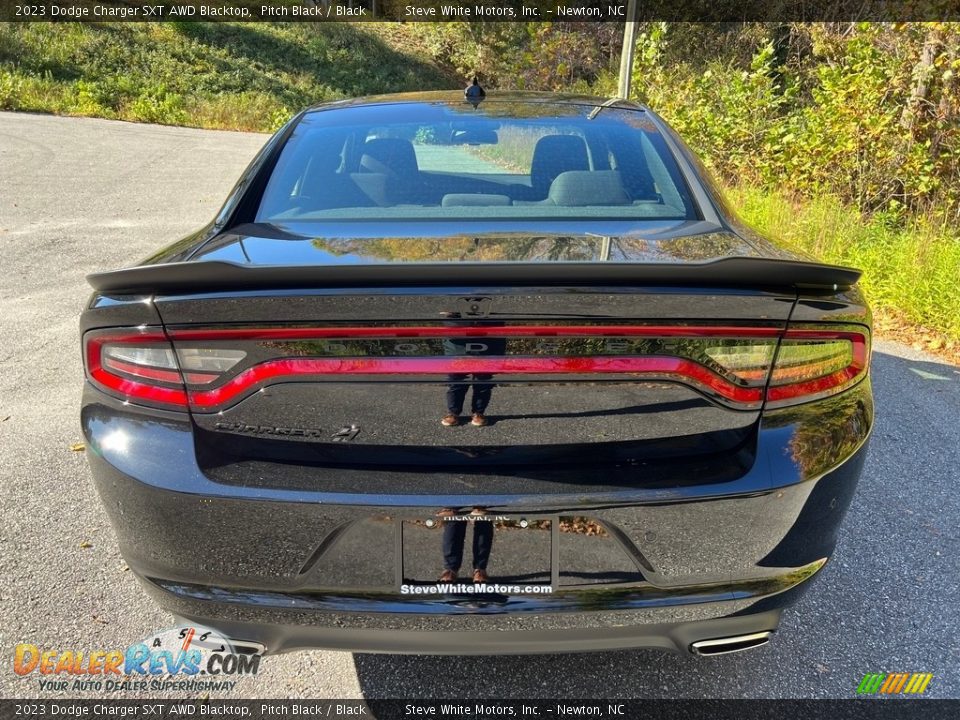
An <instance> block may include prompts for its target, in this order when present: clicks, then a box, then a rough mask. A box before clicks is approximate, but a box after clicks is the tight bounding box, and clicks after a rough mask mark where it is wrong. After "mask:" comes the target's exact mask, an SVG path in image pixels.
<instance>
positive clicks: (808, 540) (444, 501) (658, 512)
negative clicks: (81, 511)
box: [82, 379, 873, 654]
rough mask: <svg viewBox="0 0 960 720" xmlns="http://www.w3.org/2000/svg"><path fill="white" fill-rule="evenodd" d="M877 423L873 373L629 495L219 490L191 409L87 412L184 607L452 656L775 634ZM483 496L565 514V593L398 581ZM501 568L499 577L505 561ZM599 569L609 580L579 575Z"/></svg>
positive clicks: (138, 534) (369, 645)
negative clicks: (431, 530) (689, 475)
mask: <svg viewBox="0 0 960 720" xmlns="http://www.w3.org/2000/svg"><path fill="white" fill-rule="evenodd" d="M872 418H873V408H872V400H871V395H870V384H869V379H867V380H865V381H864V382H861V383H860V384H859V385H858V386H857V387H855V388H853V389H852V390H850V391H848V392H846V393H844V394H843V395H841V396H837V397H835V398H832V399H830V400H829V401H827V402H820V403H810V404H808V405H804V406H798V407H793V408H789V409H784V410H779V411H773V412H768V413H765V414H764V416H763V418H762V420H761V424H760V427H759V429H758V432H757V439H756V447H755V448H754V453H755V460H754V462H753V464H752V467H751V468H750V469H749V471H748V472H746V473H744V474H743V475H742V476H740V477H739V478H737V479H736V480H733V481H728V482H722V483H709V484H702V485H698V484H687V485H684V486H682V487H677V488H663V487H660V488H656V489H652V488H651V489H645V488H644V483H643V480H642V478H640V479H639V480H638V482H637V486H636V487H635V488H631V489H625V490H623V491H622V492H618V493H609V492H604V493H598V494H595V495H589V494H584V493H578V494H576V495H573V494H564V493H563V492H562V485H560V486H558V492H557V493H556V494H540V495H536V496H532V495H526V496H503V495H496V496H493V495H484V494H480V493H477V494H470V495H465V494H458V495H448V496H443V495H411V494H403V493H400V492H398V493H396V494H391V495H385V494H382V493H378V494H368V495H361V494H356V493H353V494H349V495H347V494H344V493H336V492H334V491H333V489H332V488H330V487H325V488H316V489H314V490H310V489H305V488H303V487H302V486H297V487H296V488H295V489H284V488H281V487H277V488H270V487H269V485H268V484H261V485H257V486H250V485H229V484H224V483H219V482H215V481H214V480H212V479H211V477H210V476H209V475H208V474H207V473H205V472H204V470H203V469H202V468H201V467H200V466H199V465H198V462H197V454H196V452H195V447H194V434H193V429H192V425H191V423H190V420H189V418H187V417H186V416H182V415H177V414H170V415H169V416H168V417H167V418H166V419H163V418H161V417H159V416H158V415H157V413H156V412H153V411H151V413H150V414H149V415H147V414H140V413H139V412H138V411H137V410H135V409H132V408H124V407H123V406H122V405H119V404H117V403H115V402H113V401H111V400H109V399H108V398H105V397H104V396H102V395H101V394H100V393H98V392H97V391H95V390H93V389H92V388H90V387H88V388H87V389H86V391H85V398H84V407H83V412H82V423H83V429H84V433H85V436H86V439H87V448H88V457H89V460H90V465H91V468H92V471H93V478H94V481H95V484H96V486H97V489H98V492H99V493H100V495H101V498H102V500H103V502H104V504H105V507H106V509H107V511H108V514H109V515H110V518H111V521H112V523H113V526H114V529H115V531H116V534H117V538H118V541H119V544H120V549H121V552H122V553H123V555H124V557H125V559H126V560H127V562H128V564H129V565H130V567H131V568H132V569H133V570H134V571H135V572H136V574H137V575H138V576H139V577H140V578H141V580H142V581H143V583H144V585H145V587H146V589H147V591H148V592H149V593H150V595H151V596H153V597H154V598H155V599H156V601H157V602H158V603H159V604H160V605H161V606H162V607H163V608H165V609H166V610H168V611H169V612H171V613H173V614H174V615H175V616H177V617H179V618H183V619H186V620H190V621H193V622H198V623H201V624H205V625H208V626H211V627H214V628H216V629H218V630H220V631H221V632H224V633H227V634H228V635H229V636H231V637H233V638H235V639H238V640H241V641H248V642H256V643H259V644H262V645H265V646H266V647H267V649H268V651H270V652H282V651H285V650H292V649H297V648H305V647H325V648H332V649H340V650H356V651H369V652H429V653H448V654H477V653H501V652H523V653H526V652H558V651H579V650H599V649H620V648H632V647H656V648H662V649H668V650H676V651H687V650H689V649H690V647H691V645H692V644H693V643H695V642H698V641H701V640H709V639H714V638H722V637H729V636H735V635H745V634H753V633H758V632H764V631H773V630H776V627H777V624H778V621H779V617H780V611H781V610H782V608H784V607H786V606H787V605H789V604H791V603H792V602H793V601H795V599H796V598H797V597H798V595H799V594H800V593H802V592H803V591H804V590H805V589H806V588H807V587H808V586H809V585H810V581H811V580H812V578H813V577H815V576H816V574H817V572H818V571H819V570H820V569H821V568H822V567H823V565H824V564H825V562H826V561H827V559H828V558H829V556H830V555H831V553H832V551H833V548H834V545H835V543H836V536H837V531H838V528H839V524H840V521H841V519H842V517H843V514H844V512H845V510H846V508H847V506H848V504H849V502H850V499H851V497H852V494H853V492H854V490H855V487H856V481H857V478H858V477H859V474H860V471H861V468H862V464H863V460H864V456H865V452H866V441H867V438H868V435H869V431H870V427H871V425H872ZM401 482H402V481H401ZM398 487H402V485H401V484H399V483H398ZM474 505H478V506H482V507H486V508H488V510H489V512H490V513H496V514H502V515H504V516H508V517H512V518H518V517H521V516H523V517H524V518H529V519H530V520H537V519H543V520H551V521H552V523H551V528H553V529H552V530H551V531H550V532H551V533H552V536H551V538H552V539H551V543H552V544H551V548H557V547H558V544H559V549H551V550H550V553H551V560H550V562H551V564H552V569H550V570H548V572H550V573H551V574H550V576H549V581H550V583H549V584H550V585H551V587H552V589H553V592H551V593H549V594H532V595H528V594H491V595H483V596H479V597H469V598H466V597H464V596H462V595H451V594H438V595H431V596H428V597H424V596H410V595H405V594H403V593H402V592H401V586H402V585H404V584H405V581H406V580H408V578H407V577H406V575H407V574H408V573H407V572H405V570H404V565H405V563H407V559H406V558H405V556H404V552H403V550H402V549H401V548H400V547H399V544H400V543H399V541H398V539H397V538H398V532H402V531H401V530H398V528H399V527H405V526H404V525H403V524H404V523H418V522H420V521H422V520H423V519H424V518H428V517H433V516H434V513H435V511H436V509H437V508H438V507H445V506H454V507H471V506H474ZM574 516H575V517H586V518H589V519H591V520H593V521H596V523H598V524H599V525H600V526H602V527H604V528H605V530H606V532H605V533H604V538H606V539H607V540H608V541H609V542H608V543H607V544H606V545H604V544H602V543H601V544H599V545H595V544H591V543H592V542H593V541H590V542H587V541H586V539H585V538H582V537H578V536H573V535H571V536H570V537H571V538H573V539H576V540H577V541H578V543H579V546H578V547H573V546H572V545H569V544H568V542H569V539H568V538H567V536H566V535H565V534H564V533H561V532H560V530H559V527H560V526H561V524H562V523H561V522H559V520H560V519H561V518H569V517H574ZM422 527H423V526H422V523H420V524H418V525H417V528H418V531H419V530H421V529H422ZM557 538H559V543H558V541H557ZM438 539H439V537H438ZM598 542H599V541H598ZM507 544H508V543H507ZM502 547H504V548H505V547H506V544H504V545H502ZM564 548H566V549H564ZM610 548H613V550H611V549H610ZM605 553H606V554H605ZM610 553H612V554H610ZM437 555H438V556H439V553H437ZM614 556H615V558H614ZM597 558H600V560H598V559H597ZM604 558H611V559H610V560H609V563H610V564H609V567H606V566H603V563H605V562H607V560H605V559H604ZM624 558H626V560H624ZM491 563H492V565H491V576H495V575H496V565H495V563H496V557H494V559H493V560H492V561H491ZM591 563H592V564H593V565H597V564H598V563H599V566H602V567H600V569H601V570H604V571H605V570H610V571H611V572H610V573H609V577H606V578H601V579H600V581H599V582H597V581H595V579H594V580H590V581H586V580H582V579H581V580H576V581H573V582H571V581H570V576H574V575H577V573H571V574H570V576H565V575H564V574H563V573H564V572H565V571H566V570H568V569H570V568H579V569H583V568H584V567H588V566H591ZM618 563H619V564H618ZM631 563H632V565H631ZM614 565H616V567H614ZM436 568H437V572H439V569H440V568H441V565H440V559H439V557H438V558H437V562H436ZM588 574H589V573H581V575H584V576H585V575H588Z"/></svg>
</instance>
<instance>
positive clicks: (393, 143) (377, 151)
mask: <svg viewBox="0 0 960 720" xmlns="http://www.w3.org/2000/svg"><path fill="white" fill-rule="evenodd" d="M418 171H419V167H418V166H417V154H416V152H414V149H413V143H412V142H410V141H409V140H404V139H403V138H374V139H373V140H367V141H366V142H365V143H364V144H363V155H362V156H361V157H360V172H371V173H395V174H397V175H407V174H410V173H416V172H418Z"/></svg>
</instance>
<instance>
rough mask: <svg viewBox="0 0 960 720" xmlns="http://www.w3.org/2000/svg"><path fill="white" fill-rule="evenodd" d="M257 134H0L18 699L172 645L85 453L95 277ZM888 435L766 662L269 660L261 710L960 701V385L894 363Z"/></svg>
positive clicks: (196, 216) (643, 657)
mask: <svg viewBox="0 0 960 720" xmlns="http://www.w3.org/2000/svg"><path fill="white" fill-rule="evenodd" d="M263 141H264V137H263V136H259V135H249V134H239V133H228V132H211V131H200V130H188V129H178V128H167V127H156V126H149V125H134V124H126V123H118V122H109V121H101V120H88V119H69V118H55V117H47V116H37V115H26V114H6V113H0V253H2V254H0V257H2V268H3V271H2V275H0V339H2V341H0V358H2V359H0V444H2V455H0V457H2V459H3V473H2V475H0V478H2V480H0V482H2V501H0V508H2V512H3V519H2V523H0V692H2V695H3V696H6V697H29V696H38V695H39V696H46V697H51V696H50V695H45V694H44V693H41V692H40V690H39V688H38V687H37V681H36V679H35V678H28V679H25V678H19V677H17V676H15V675H14V673H13V672H12V663H11V658H12V655H13V648H14V645H15V644H17V643H19V642H32V643H34V644H37V645H40V646H44V647H50V648H63V649H85V650H93V649H96V648H110V647H118V646H126V645H127V644H129V643H131V642H134V641H136V640H139V639H141V638H143V637H145V636H147V635H148V634H150V633H152V632H153V631H155V630H157V629H159V628H164V627H168V626H169V624H170V618H168V617H167V616H165V615H164V614H163V613H161V612H160V611H158V610H157V609H156V608H155V607H154V606H153V605H152V604H151V603H150V602H149V601H148V600H147V599H146V597H145V596H144V594H143V593H142V592H141V590H140V588H139V587H138V585H137V583H136V582H135V580H134V578H133V577H132V576H131V573H130V572H129V571H128V570H127V569H126V566H125V565H124V563H123V560H122V559H121V557H120V555H119V553H118V551H117V548H116V545H115V543H114V539H113V536H112V534H111V530H110V528H109V526H108V524H107V519H106V516H105V514H104V512H103V511H102V510H101V508H100V504H99V502H98V499H97V497H96V495H95V493H94V491H93V487H92V485H91V482H90V478H89V474H88V470H87V466H86V461H85V459H84V457H83V454H82V453H80V452H74V451H71V449H70V447H71V445H72V444H73V443H76V442H78V441H80V440H81V436H80V429H79V423H78V406H79V400H80V389H81V383H82V369H81V363H80V354H79V348H78V336H77V317H78V315H79V313H80V310H81V308H82V306H83V304H84V301H85V299H86V297H87V295H88V288H87V287H86V285H85V283H84V279H83V278H84V274H85V273H88V272H91V271H94V270H102V269H107V268H115V267H119V266H122V265H126V264H130V263H133V262H135V261H137V260H139V259H141V258H142V257H145V256H146V255H148V254H150V253H151V252H152V251H154V250H155V249H157V248H159V247H161V246H162V245H164V244H166V243H168V242H171V241H173V240H175V239H177V238H178V237H179V236H181V235H183V234H185V233H186V232H188V231H190V230H191V229H193V228H195V227H197V226H199V225H200V224H202V223H203V222H204V221H206V220H207V219H208V218H210V217H211V216H212V215H213V213H214V212H215V211H216V209H217V208H218V207H219V203H220V201H221V199H222V198H223V197H224V196H225V194H226V192H227V190H228V189H229V187H230V186H231V184H232V183H233V181H234V179H235V178H236V177H237V175H238V174H239V172H240V171H241V169H242V168H243V167H244V165H245V164H246V163H247V162H248V160H249V158H250V157H251V156H252V155H253V153H254V152H255V151H256V150H257V148H258V147H259V146H260V145H261V144H262V143H263ZM873 362H874V365H873V367H874V383H875V385H874V387H875V390H876V396H877V424H876V427H875V430H874V435H873V440H872V445H871V449H870V455H869V459H868V462H867V467H866V472H865V473H864V477H863V479H862V481H861V484H860V487H859V490H858V492H857V495H856V498H855V500H854V503H853V507H852V509H851V510H850V513H849V515H848V516H847V519H846V523H845V526H844V529H843V533H842V536H841V541H840V545H839V548H838V550H837V553H836V555H835V557H834V560H833V562H832V563H831V564H830V565H829V566H828V567H827V568H826V570H825V571H824V572H823V574H822V577H821V578H820V581H819V583H818V586H817V587H816V589H815V591H814V592H811V593H809V594H808V595H807V596H806V598H805V599H804V600H802V601H801V602H800V604H799V605H798V606H796V607H795V608H794V609H792V610H791V611H789V613H788V614H787V615H786V616H785V618H784V622H783V625H782V627H781V632H780V633H779V634H778V636H777V637H776V638H775V640H774V642H772V643H771V644H770V645H768V646H766V647H764V648H762V649H759V650H756V651H753V652H750V653H743V654H739V655H733V656H728V657H726V658H715V659H712V660H697V659H694V658H689V657H675V656H672V655H667V654H662V653H657V652H648V651H638V652H618V653H606V654H593V655H589V656H587V655H561V656H529V657H503V658H449V657H445V658H437V657H417V656H412V657H411V656H372V655H351V654H349V653H334V652H304V653H297V654H290V655H284V656H279V657H271V658H267V659H265V660H264V663H263V665H262V670H261V673H260V675H259V676H258V677H256V678H250V679H247V680H245V681H243V682H242V683H241V684H240V685H239V686H238V688H237V694H238V695H242V696H246V697H274V698H276V697H287V696H291V697H297V696H302V697H423V698H431V697H447V698H453V697H459V698H497V697H528V698H534V697H541V698H552V697H606V698H615V697H623V698H627V697H683V698H701V697H851V696H852V695H853V694H854V690H855V688H856V686H857V684H858V683H859V681H860V679H861V678H862V676H863V675H864V674H865V673H867V672H887V671H889V672H894V671H910V672H921V671H923V672H932V673H934V675H935V679H934V680H933V681H932V683H931V684H930V686H929V688H928V690H927V695H928V696H930V697H960V633H958V629H960V622H958V620H960V618H958V615H960V610H958V608H960V590H958V579H960V552H958V545H960V542H958V536H960V529H958V528H960V371H958V369H957V368H954V367H952V366H948V365H945V364H942V363H939V362H937V361H936V360H935V359H933V358H930V357H926V356H924V355H922V354H919V353H916V352H914V351H912V350H911V349H909V348H905V347H903V346H900V345H897V344H894V343H889V342H878V343H876V345H875V354H874V361H873Z"/></svg>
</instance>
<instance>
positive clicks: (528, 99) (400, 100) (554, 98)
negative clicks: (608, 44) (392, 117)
mask: <svg viewBox="0 0 960 720" xmlns="http://www.w3.org/2000/svg"><path fill="white" fill-rule="evenodd" d="M450 102H466V100H464V97H463V90H433V91H428V92H407V93H392V94H387V95H367V96H365V97H358V98H350V99H347V100H333V101H328V102H323V103H318V104H316V105H313V106H311V107H310V108H308V109H307V112H310V111H313V110H331V109H334V108H339V107H361V106H370V105H397V104H411V103H450ZM481 102H483V103H484V104H486V103H497V102H502V103H531V104H551V105H586V106H589V107H611V108H622V109H629V110H644V109H645V108H644V106H643V105H640V104H639V103H636V102H633V101H632V100H623V99H622V98H604V97H598V96H594V95H576V94H573V93H553V92H514V91H502V92H499V91H495V90H490V91H487V95H486V97H485V98H484V99H483V100H482V101H481Z"/></svg>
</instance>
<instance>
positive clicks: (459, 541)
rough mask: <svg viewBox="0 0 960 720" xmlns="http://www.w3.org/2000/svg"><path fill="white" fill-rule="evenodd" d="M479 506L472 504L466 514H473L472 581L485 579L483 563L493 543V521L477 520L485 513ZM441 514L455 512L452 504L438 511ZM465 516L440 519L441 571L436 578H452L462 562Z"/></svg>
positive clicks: (450, 579) (448, 579) (485, 569)
mask: <svg viewBox="0 0 960 720" xmlns="http://www.w3.org/2000/svg"><path fill="white" fill-rule="evenodd" d="M486 512H487V511H486V510H485V509H483V508H474V509H473V510H472V511H471V512H470V515H472V516H474V517H477V518H478V519H477V520H474V521H473V581H474V582H475V583H485V582H487V580H488V579H489V576H488V575H487V563H488V562H489V560H490V550H491V548H492V547H493V521H492V520H481V519H479V518H482V517H484V516H485V515H486ZM438 514H439V515H440V516H441V517H451V516H453V515H455V511H454V510H453V509H452V508H444V509H443V510H441V511H440V512H439V513H438ZM467 524H468V522H467V520H449V519H448V520H444V523H443V567H444V570H443V574H441V575H440V582H454V581H455V580H456V579H457V573H458V572H459V571H460V566H461V565H462V564H463V547H464V544H465V543H466V539H467Z"/></svg>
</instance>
